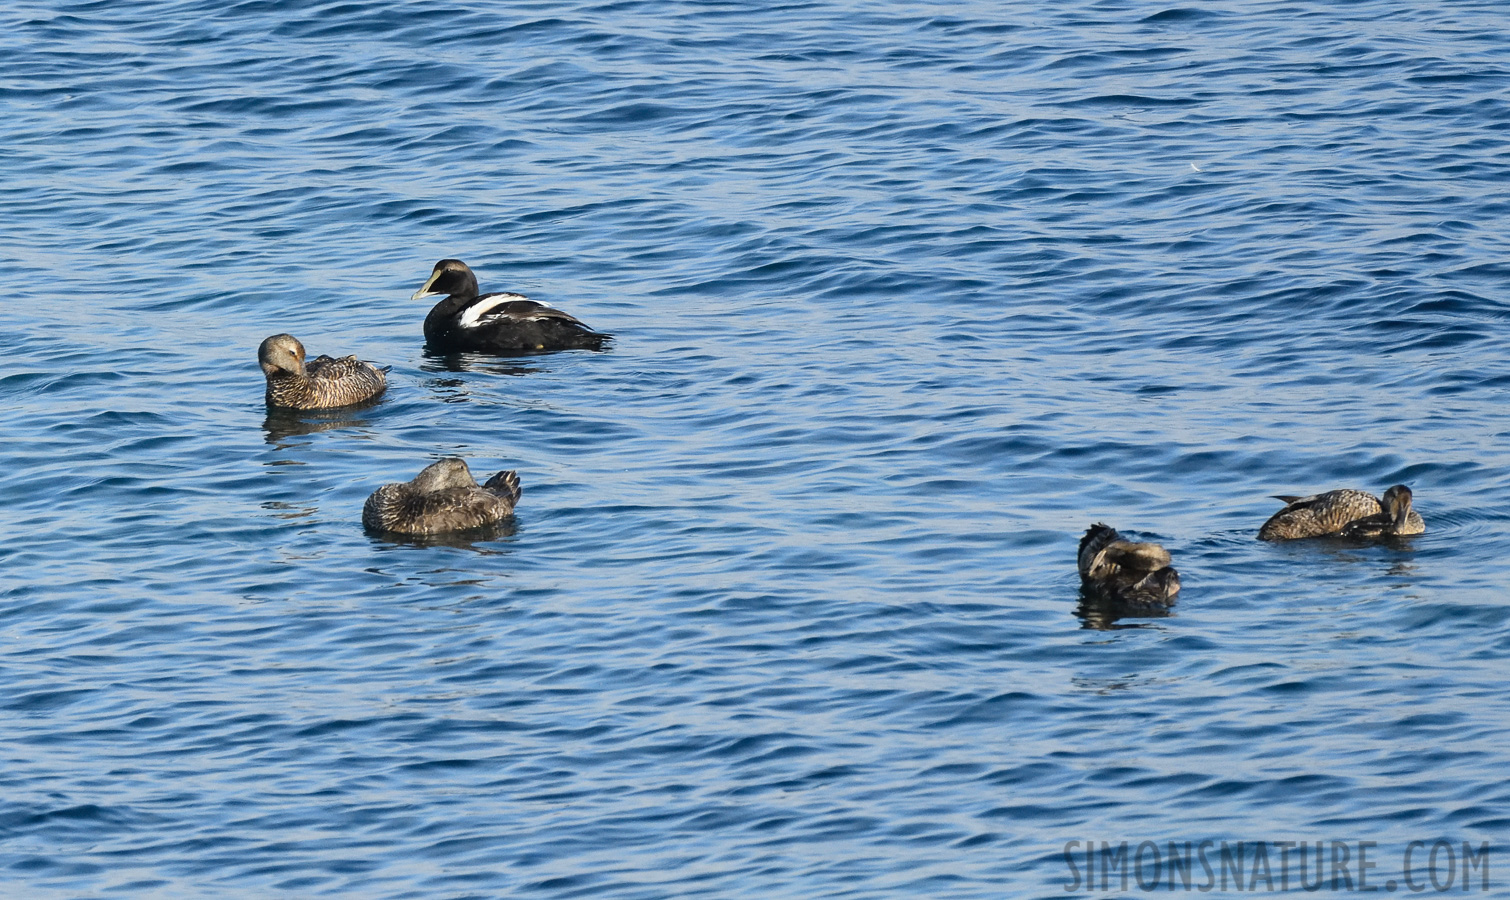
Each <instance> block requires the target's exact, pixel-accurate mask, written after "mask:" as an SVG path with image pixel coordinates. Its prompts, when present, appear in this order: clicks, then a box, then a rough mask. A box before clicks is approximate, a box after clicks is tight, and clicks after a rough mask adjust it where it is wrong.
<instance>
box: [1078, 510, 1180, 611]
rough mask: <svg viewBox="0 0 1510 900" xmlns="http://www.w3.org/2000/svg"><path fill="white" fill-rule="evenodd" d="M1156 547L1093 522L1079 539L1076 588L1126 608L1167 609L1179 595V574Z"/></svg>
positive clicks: (1156, 545) (1161, 549) (1166, 551)
mask: <svg viewBox="0 0 1510 900" xmlns="http://www.w3.org/2000/svg"><path fill="white" fill-rule="evenodd" d="M1169 563H1170V559H1169V551H1168V550H1165V549H1164V548H1163V547H1161V546H1159V545H1158V544H1153V543H1139V542H1136V541H1126V540H1123V539H1122V535H1120V534H1118V533H1117V529H1115V528H1112V527H1111V526H1110V525H1106V524H1103V523H1101V522H1097V523H1096V524H1094V525H1092V526H1091V527H1090V528H1087V529H1086V530H1085V535H1084V536H1083V537H1081V538H1080V554H1079V564H1080V586H1081V588H1082V589H1083V590H1084V591H1085V593H1086V594H1088V595H1090V596H1092V597H1094V598H1096V599H1099V600H1104V601H1110V602H1113V603H1119V604H1127V605H1129V606H1151V607H1159V608H1163V607H1169V606H1173V605H1174V600H1175V595H1176V594H1178V593H1179V592H1180V573H1179V572H1176V571H1175V570H1174V567H1173V566H1171V565H1170V564H1169Z"/></svg>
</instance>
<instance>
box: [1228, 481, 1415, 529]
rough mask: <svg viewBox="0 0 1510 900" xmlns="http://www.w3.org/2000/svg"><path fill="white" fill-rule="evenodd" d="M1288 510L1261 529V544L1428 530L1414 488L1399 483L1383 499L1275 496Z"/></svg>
mask: <svg viewBox="0 0 1510 900" xmlns="http://www.w3.org/2000/svg"><path fill="white" fill-rule="evenodd" d="M1275 499H1276V500H1283V501H1284V502H1285V508H1284V509H1282V510H1280V511H1279V512H1277V513H1275V514H1274V515H1272V516H1270V517H1269V521H1267V522H1265V523H1264V524H1263V527H1262V528H1260V529H1258V539H1259V540H1261V541H1291V540H1295V539H1296V538H1308V537H1321V536H1323V535H1329V534H1336V535H1342V536H1343V537H1351V538H1379V537H1393V536H1398V535H1410V534H1420V533H1422V532H1423V531H1425V530H1426V523H1425V522H1423V521H1422V520H1421V514H1420V513H1418V512H1416V511H1415V510H1413V509H1411V508H1410V501H1411V493H1410V488H1408V487H1406V486H1405V485H1403V484H1397V485H1395V486H1394V487H1392V488H1390V489H1389V490H1387V491H1385V492H1384V500H1382V501H1381V500H1380V499H1379V498H1378V497H1375V496H1374V495H1373V494H1370V493H1369V492H1367V491H1354V490H1348V489H1343V490H1337V491H1327V492H1326V493H1324V494H1313V495H1311V496H1309V497H1294V496H1288V495H1282V494H1279V495H1275Z"/></svg>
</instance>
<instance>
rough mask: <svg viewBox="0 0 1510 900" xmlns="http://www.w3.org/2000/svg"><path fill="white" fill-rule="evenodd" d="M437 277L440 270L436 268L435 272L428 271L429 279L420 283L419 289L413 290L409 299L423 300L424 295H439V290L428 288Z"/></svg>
mask: <svg viewBox="0 0 1510 900" xmlns="http://www.w3.org/2000/svg"><path fill="white" fill-rule="evenodd" d="M439 277H440V272H439V271H438V270H437V271H435V272H431V273H430V280H429V281H426V282H425V283H424V284H423V285H421V286H420V289H419V290H417V291H415V292H414V295H413V296H411V297H410V298H409V299H410V300H423V299H424V298H426V297H435V296H439V294H440V292H439V291H432V290H430V285H432V284H434V283H435V279H437V278H439Z"/></svg>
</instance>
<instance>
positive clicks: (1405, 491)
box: [1384, 484, 1411, 528]
mask: <svg viewBox="0 0 1510 900" xmlns="http://www.w3.org/2000/svg"><path fill="white" fill-rule="evenodd" d="M1410 496H1411V495H1410V488H1408V487H1406V486H1405V485H1403V484H1397V485H1395V486H1394V487H1392V488H1390V489H1389V490H1387V491H1385V492H1384V511H1385V512H1386V513H1389V518H1390V520H1391V521H1392V522H1394V523H1395V527H1396V528H1403V527H1405V520H1406V519H1408V518H1410Z"/></svg>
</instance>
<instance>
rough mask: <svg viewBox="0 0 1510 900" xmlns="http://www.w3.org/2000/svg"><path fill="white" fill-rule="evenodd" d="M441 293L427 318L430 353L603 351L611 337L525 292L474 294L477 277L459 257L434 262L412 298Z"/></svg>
mask: <svg viewBox="0 0 1510 900" xmlns="http://www.w3.org/2000/svg"><path fill="white" fill-rule="evenodd" d="M425 297H443V298H444V299H442V300H441V301H440V302H439V303H437V304H435V306H434V307H433V308H432V309H431V310H430V314H429V315H427V316H425V345H426V346H427V347H429V348H430V350H431V351H432V352H434V353H442V354H448V353H491V354H494V355H497V356H523V355H526V354H531V353H550V352H553V351H556V350H601V349H603V346H604V344H605V343H606V342H607V341H608V339H609V335H607V334H603V333H602V332H598V331H593V330H592V329H591V328H588V327H587V325H586V324H584V323H583V322H582V320H580V319H578V318H577V317H575V316H572V315H569V314H567V313H564V312H562V311H561V310H559V309H556V308H555V307H553V306H551V305H549V304H547V303H540V302H539V301H536V300H531V299H529V298H528V297H526V296H524V295H523V294H513V293H507V292H502V293H493V294H479V293H478V292H477V276H475V275H473V274H472V270H471V269H470V268H468V267H467V264H466V263H464V262H462V261H461V260H459V259H443V260H441V261H440V262H438V263H436V264H435V268H434V269H433V270H432V271H431V273H430V278H429V280H427V281H426V282H425V283H424V286H422V287H421V288H420V289H419V290H418V291H415V292H414V296H413V297H411V298H410V299H412V300H419V299H422V298H425Z"/></svg>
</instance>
